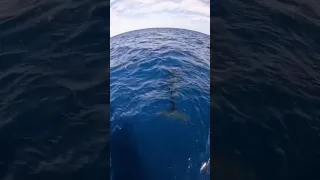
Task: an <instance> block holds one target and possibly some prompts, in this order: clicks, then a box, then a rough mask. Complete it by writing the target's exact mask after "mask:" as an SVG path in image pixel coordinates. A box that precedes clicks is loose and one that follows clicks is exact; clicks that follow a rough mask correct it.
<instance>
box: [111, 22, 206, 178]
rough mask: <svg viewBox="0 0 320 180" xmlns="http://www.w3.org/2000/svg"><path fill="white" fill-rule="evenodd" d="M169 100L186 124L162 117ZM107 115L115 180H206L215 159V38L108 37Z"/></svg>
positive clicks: (150, 33)
mask: <svg viewBox="0 0 320 180" xmlns="http://www.w3.org/2000/svg"><path fill="white" fill-rule="evenodd" d="M170 91H172V93H171V92H170ZM172 96H173V97H172ZM172 98H173V101H174V102H175V104H176V106H175V108H176V110H177V111H180V112H183V113H185V114H186V115H188V120H179V119H176V118H172V117H165V116H161V114H160V113H161V112H164V111H168V110H170V109H171V108H172V104H171V103H170V101H171V100H172ZM110 109H111V112H110V118H111V119H110V120H111V144H110V147H111V164H112V175H113V179H115V180H125V179H145V180H163V179H167V180H173V179H176V180H195V179H199V178H206V177H207V178H209V174H206V173H200V168H201V166H202V164H203V163H205V162H207V161H208V160H209V158H210V152H209V145H210V144H209V131H210V36H209V35H206V34H202V33H199V32H195V31H190V30H184V29H173V28H152V29H143V30H137V31H131V32H127V33H124V34H120V35H117V36H114V37H111V39H110Z"/></svg>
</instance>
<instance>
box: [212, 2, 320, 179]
mask: <svg viewBox="0 0 320 180" xmlns="http://www.w3.org/2000/svg"><path fill="white" fill-rule="evenodd" d="M319 17H320V3H319V1H313V0H304V1H298V0H266V1H262V0H261V1H260V0H237V1H234V0H214V1H211V37H212V42H211V68H212V71H211V87H210V89H211V99H210V100H211V161H212V165H213V166H212V168H211V175H212V178H213V179H219V178H220V179H222V178H221V177H224V178H223V179H238V180H239V179H247V180H248V179H259V180H271V179H272V180H276V179H277V180H278V179H279V180H285V179H288V180H301V179H303V180H319V179H320V171H319V167H320V129H319V128H320V54H319V53H320V36H319V32H320V21H319V20H320V18H319ZM239 171H241V172H239Z"/></svg>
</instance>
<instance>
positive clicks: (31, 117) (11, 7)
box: [0, 0, 110, 180]
mask: <svg viewBox="0 0 320 180" xmlns="http://www.w3.org/2000/svg"><path fill="white" fill-rule="evenodd" d="M109 36H110V35H109V2H107V1H99V0H90V1H87V0H79V1H69V0H66V1H65V0H61V1H60V0H58V1H57V0H46V1H36V0H25V1H17V0H1V1H0V179H4V180H81V179H83V180H88V179H96V180H102V179H104V180H105V179H109V178H110V173H109V164H110V162H109V97H110V96H109V84H110V83H109V71H108V69H109V57H110V56H109V45H110V44H109Z"/></svg>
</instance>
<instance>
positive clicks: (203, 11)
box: [110, 0, 210, 36]
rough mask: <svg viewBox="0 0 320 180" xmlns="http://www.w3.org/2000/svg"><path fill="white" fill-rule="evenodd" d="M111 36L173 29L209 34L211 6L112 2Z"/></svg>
mask: <svg viewBox="0 0 320 180" xmlns="http://www.w3.org/2000/svg"><path fill="white" fill-rule="evenodd" d="M110 17H111V22H110V24H111V26H110V30H111V31H110V35H111V36H114V35H117V34H120V33H124V32H127V31H132V30H137V29H143V28H155V27H172V28H184V29H190V30H195V31H199V32H203V33H206V34H210V4H209V3H205V2H203V1H201V0H113V1H111V9H110Z"/></svg>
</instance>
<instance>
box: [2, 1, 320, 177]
mask: <svg viewBox="0 0 320 180" xmlns="http://www.w3.org/2000/svg"><path fill="white" fill-rule="evenodd" d="M319 9H320V8H319V2H318V1H315V0H304V1H298V0H268V1H262V0H238V1H233V0H212V1H211V11H212V12H211V41H212V42H211V43H210V47H211V51H210V52H211V62H210V66H211V79H210V80H211V86H210V90H211V98H210V101H211V111H210V113H211V115H210V117H211V122H210V129H211V133H210V136H211V148H210V149H211V165H212V167H211V173H210V174H211V176H212V177H213V178H215V179H219V178H220V179H222V178H221V177H223V179H230V180H233V179H238V180H242V179H243V180H248V179H249V180H250V179H259V180H270V179H275V180H277V179H281V180H283V179H287V180H301V179H303V180H319V179H320V173H319V168H318V167H319V166H320V164H319V163H320V132H319V131H320V130H319V128H320V122H319V117H320V116H319V115H320V111H319V104H320V103H319V102H320V101H319V100H320V95H319V89H320V80H319V79H320V75H319V69H320V68H319V67H320V65H319V64H320V63H319V57H320V56H319V46H320V39H319V37H320V36H319V32H320V24H319V16H320V15H319V12H320V10H319ZM108 16H109V2H107V1H101V0H90V1H89V0H87V1H86V0H79V1H71V0H66V1H62V0H58V1H57V0H47V1H36V0H25V1H17V0H2V1H0V179H5V180H11V179H14V180H16V179H17V180H43V179H45V180H56V179H61V180H64V179H66V180H79V179H80V180H81V179H84V180H87V179H92V180H100V179H109V178H110V175H109V164H110V162H109V157H110V152H109V140H110V139H109V134H110V132H109V102H110V101H109V97H110V96H109V88H110V82H109V81H110V77H109V71H108V69H109V68H108V67H110V65H109V62H110V61H108V60H109V59H110V54H109V49H110V48H109V45H110V44H109V42H110V41H109V40H110V39H109V17H108ZM174 69H175V68H174ZM181 70H182V71H183V69H182V68H181ZM183 72H184V71H183ZM155 74H156V73H155ZM157 74H158V75H160V76H163V79H164V81H161V82H165V79H166V78H167V77H168V76H167V73H163V74H161V73H157ZM191 75H192V76H196V75H194V74H191ZM179 77H181V76H179ZM141 78H143V77H141ZM182 82H183V81H182ZM198 83H201V82H198ZM190 87H191V86H190ZM166 88H167V87H166ZM166 88H164V91H163V93H164V94H165V91H167V90H166ZM178 89H179V91H184V90H186V89H188V88H185V87H184V88H180V87H179V88H178ZM197 93H198V92H192V94H197ZM165 95H167V94H165ZM132 98H134V97H132ZM180 98H181V96H180ZM182 99H183V98H181V99H180V100H182ZM150 103H151V104H152V102H150ZM179 103H181V102H179ZM128 104H130V101H128ZM126 106H127V105H123V107H119V106H117V107H115V108H114V110H112V109H111V114H112V112H114V114H117V113H116V112H117V111H118V110H119V109H120V110H121V108H126ZM137 106H138V105H137ZM169 107H170V103H169V102H168V100H164V101H163V108H154V109H155V111H153V112H157V111H156V110H161V109H166V108H169ZM179 107H181V106H180V105H179ZM134 109H139V107H136V108H134ZM182 110H183V109H182ZM193 110H195V109H193ZM129 112H130V111H129ZM146 112H147V111H146ZM118 115H120V117H121V114H117V116H118ZM191 115H193V114H191ZM195 115H196V114H195ZM141 116H143V118H142V117H140V118H139V117H137V115H135V118H133V120H137V121H135V122H139V123H137V124H135V125H132V123H131V122H132V121H129V120H132V119H130V118H127V117H123V118H114V120H115V121H116V120H118V122H119V124H120V125H121V126H122V129H121V130H124V131H121V130H119V131H114V132H120V133H119V134H120V135H119V136H118V137H119V140H120V142H121V140H122V142H125V143H124V144H123V145H124V147H125V148H126V147H130V148H132V149H131V150H132V151H131V152H132V153H133V155H137V152H138V151H137V150H136V149H135V147H136V146H137V144H139V147H140V145H141V144H142V143H143V142H146V143H145V144H150V143H151V142H150V141H151V140H150V139H151V138H155V139H158V140H159V139H160V138H162V142H161V141H160V144H161V143H162V144H164V143H165V142H164V141H165V140H164V139H165V138H164V136H161V137H159V136H158V137H157V135H159V134H161V133H162V135H163V134H165V135H167V138H166V139H167V141H171V142H172V141H175V142H176V143H177V145H176V146H171V148H175V149H176V150H179V154H181V156H180V157H181V158H182V159H181V160H179V159H175V158H177V157H179V156H176V157H173V156H171V157H170V158H171V159H169V160H168V159H164V160H163V161H161V163H159V164H160V165H161V167H162V168H163V167H166V166H165V165H166V164H167V163H168V162H169V161H170V160H171V161H174V162H181V163H180V164H179V166H177V168H176V169H175V171H168V169H162V172H163V171H165V170H167V172H170V173H171V175H172V174H174V173H176V174H178V175H182V173H181V174H180V172H181V171H183V170H182V169H183V168H184V167H185V166H184V163H183V162H184V161H185V157H186V154H190V153H191V152H195V151H196V150H195V148H194V147H189V148H187V149H183V150H181V149H182V147H186V146H187V145H184V146H181V147H180V146H178V144H181V143H186V142H188V141H189V140H190V139H192V138H194V139H201V138H198V137H203V139H202V140H204V139H205V136H204V134H205V130H204V131H201V133H203V134H202V135H195V134H197V132H200V131H192V133H190V134H187V135H186V134H183V132H191V130H196V129H197V128H199V127H203V126H200V125H199V124H196V123H194V122H197V121H196V120H194V119H191V120H192V122H193V124H195V125H190V124H188V123H187V124H183V122H181V121H178V122H177V121H174V120H171V121H169V122H168V121H164V122H163V121H156V120H155V121H153V123H155V124H157V123H158V124H157V126H159V127H163V126H164V124H162V123H168V124H170V126H169V125H168V126H167V129H165V130H166V131H164V128H158V129H155V128H154V127H153V126H152V127H153V129H152V128H150V129H148V128H145V129H144V131H143V129H142V128H141V127H142V126H145V127H151V125H152V123H151V122H150V121H147V120H150V118H148V117H146V116H145V115H141ZM115 117H116V116H115ZM151 118H152V117H151ZM124 122H129V123H124ZM179 122H180V123H179ZM198 122H201V121H200V120H199V121H198ZM120 125H119V126H120ZM123 125H126V126H123ZM136 126H137V127H136ZM183 126H184V127H183ZM178 127H183V128H181V129H180V131H179V132H180V133H176V136H172V134H173V132H174V130H175V129H177V128H178ZM196 127H197V128H196ZM172 128H175V129H172ZM116 129H119V127H117V128H116ZM199 129H200V128H199ZM199 129H197V130H199ZM203 129H205V128H203ZM207 130H208V129H207ZM159 131H162V132H161V133H160V132H159ZM131 132H134V133H135V134H136V135H137V136H138V137H140V138H139V141H136V139H130V138H131V137H133V136H130V135H131ZM149 132H150V134H149ZM164 132H167V133H164ZM147 133H148V136H150V138H149V139H147V140H144V141H143V139H144V138H141V136H143V135H144V134H147ZM184 135H185V136H184ZM115 139H117V137H116V138H115ZM171 139H172V140H171ZM176 139H179V140H180V141H176ZM135 142H138V143H135ZM153 142H154V146H149V148H151V147H153V149H152V150H155V147H157V148H158V147H159V148H160V150H159V151H158V152H159V154H155V156H154V158H156V159H157V160H158V161H160V160H159V159H160V158H161V157H163V154H160V152H161V151H162V152H165V149H164V147H163V148H162V150H161V146H157V144H156V143H157V141H153ZM203 142H204V141H201V144H200V143H198V144H197V145H195V146H198V147H199V149H201V150H200V151H204V146H205V145H204V144H205V143H203ZM131 145H132V146H131ZM179 148H180V149H179ZM129 150H130V149H129ZM138 150H139V149H138ZM148 150H150V149H148V148H145V151H148ZM148 152H149V153H148ZM148 152H146V156H152V155H151V153H150V152H151V150H150V151H148ZM172 152H175V153H176V154H178V153H177V152H176V151H172ZM166 153H167V152H166ZM119 154H120V155H121V153H119ZM173 154H174V153H171V154H170V155H173ZM132 157H134V156H132ZM136 157H137V156H136ZM142 159H143V158H142ZM144 159H145V158H144ZM205 159H206V155H203V156H201V153H200V152H199V153H196V152H195V153H193V157H192V162H191V163H190V164H191V165H192V168H189V169H188V170H189V171H188V172H187V173H186V175H188V176H189V175H190V176H189V177H190V178H191V177H192V178H193V177H196V175H197V173H199V166H200V164H201V163H203V161H206V160H205ZM120 160H121V158H120ZM129 160H130V159H129ZM139 161H141V158H140V157H139V158H137V160H136V161H135V162H138V164H137V165H136V167H135V168H136V170H141V169H142V168H143V167H145V166H143V165H145V164H141V165H139ZM120 162H121V161H120ZM131 162H134V159H133V160H131ZM155 162H157V161H155ZM144 163H149V164H150V165H151V168H150V172H152V168H153V167H155V166H156V165H157V164H156V163H152V162H151V161H144ZM125 165H127V164H125ZM125 165H124V166H123V167H125ZM178 167H179V168H178ZM180 168H181V169H180ZM123 169H124V168H123ZM133 169H134V168H133ZM153 170H154V169H153ZM140 173H141V174H140V175H141V177H143V175H145V174H143V173H142V171H140ZM133 174H134V172H133ZM137 175H139V171H138V173H137ZM159 177H161V175H159ZM196 178H198V177H196Z"/></svg>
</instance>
